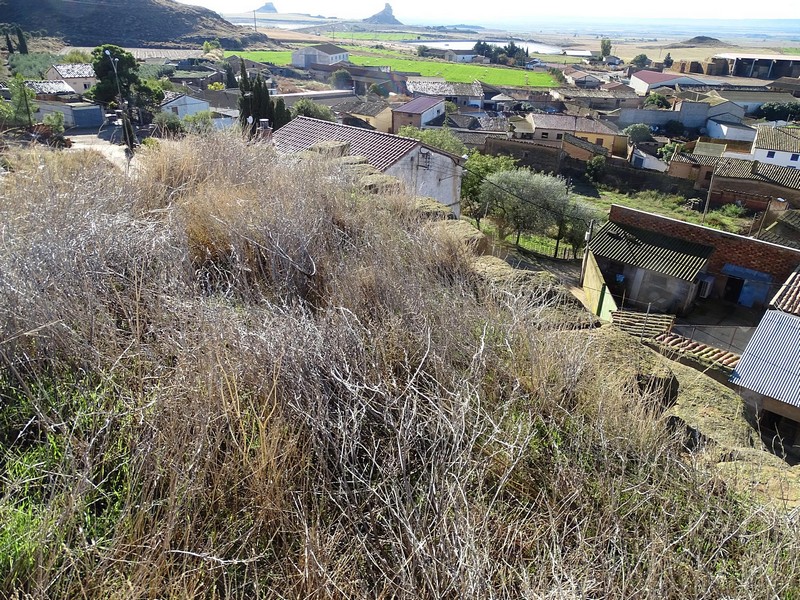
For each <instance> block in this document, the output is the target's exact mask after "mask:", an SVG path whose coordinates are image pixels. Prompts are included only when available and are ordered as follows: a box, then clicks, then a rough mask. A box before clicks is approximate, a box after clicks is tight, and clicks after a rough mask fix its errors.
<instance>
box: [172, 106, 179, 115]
mask: <svg viewBox="0 0 800 600" xmlns="http://www.w3.org/2000/svg"><path fill="white" fill-rule="evenodd" d="M170 110H171V111H172V113H173V114H176V115H177V114H178V107H177V106H173V107H172V108H170Z"/></svg>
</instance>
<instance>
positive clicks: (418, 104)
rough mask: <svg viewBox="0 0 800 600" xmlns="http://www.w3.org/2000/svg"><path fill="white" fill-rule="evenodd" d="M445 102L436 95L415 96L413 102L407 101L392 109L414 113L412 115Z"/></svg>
mask: <svg viewBox="0 0 800 600" xmlns="http://www.w3.org/2000/svg"><path fill="white" fill-rule="evenodd" d="M442 102H444V100H442V99H441V98H437V97H435V96H420V97H419V98H414V99H413V100H412V101H411V102H406V103H405V104H403V105H402V106H398V107H397V108H395V109H392V110H393V111H394V112H400V113H406V114H412V115H421V114H422V113H424V112H425V111H426V110H430V109H431V108H433V107H434V106H436V105H437V104H441V103H442Z"/></svg>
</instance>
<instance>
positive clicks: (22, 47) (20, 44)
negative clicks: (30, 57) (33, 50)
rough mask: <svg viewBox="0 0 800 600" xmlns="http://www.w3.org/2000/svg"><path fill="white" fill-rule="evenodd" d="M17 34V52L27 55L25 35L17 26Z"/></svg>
mask: <svg viewBox="0 0 800 600" xmlns="http://www.w3.org/2000/svg"><path fill="white" fill-rule="evenodd" d="M16 32H17V50H18V51H19V53H20V54H27V53H28V42H26V41H25V34H24V33H23V32H22V28H21V27H20V26H19V25H17V27H16Z"/></svg>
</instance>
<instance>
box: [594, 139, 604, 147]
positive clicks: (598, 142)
mask: <svg viewBox="0 0 800 600" xmlns="http://www.w3.org/2000/svg"><path fill="white" fill-rule="evenodd" d="M594 143H595V144H597V145H598V146H602V145H603V138H596V139H595V140H594Z"/></svg>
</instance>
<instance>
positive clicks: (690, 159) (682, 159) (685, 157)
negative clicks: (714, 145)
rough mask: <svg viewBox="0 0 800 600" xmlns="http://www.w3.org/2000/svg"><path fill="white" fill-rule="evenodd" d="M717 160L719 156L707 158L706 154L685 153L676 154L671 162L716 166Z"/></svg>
mask: <svg viewBox="0 0 800 600" xmlns="http://www.w3.org/2000/svg"><path fill="white" fill-rule="evenodd" d="M719 160H720V158H719V156H708V155H707V154H688V153H686V152H678V153H677V154H675V156H673V157H672V159H671V161H673V162H679V163H689V164H692V165H709V166H711V165H715V164H717V163H718V162H719Z"/></svg>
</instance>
